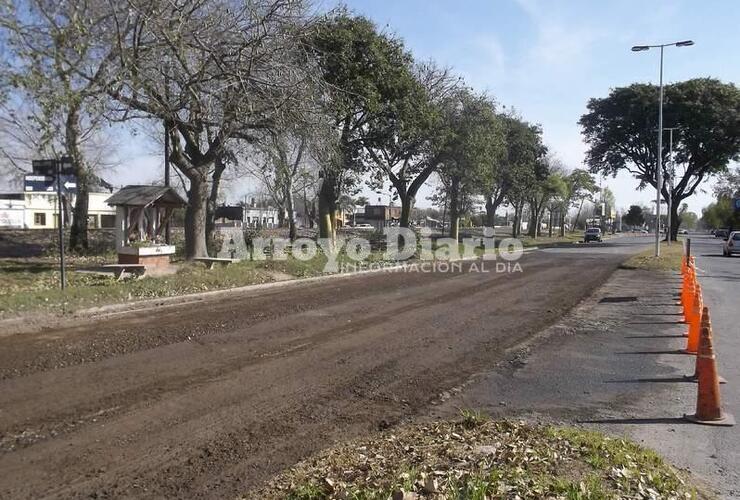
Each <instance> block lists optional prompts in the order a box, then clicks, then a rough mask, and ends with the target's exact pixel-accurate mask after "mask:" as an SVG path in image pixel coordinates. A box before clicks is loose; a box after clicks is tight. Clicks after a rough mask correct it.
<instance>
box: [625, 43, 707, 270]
mask: <svg viewBox="0 0 740 500" xmlns="http://www.w3.org/2000/svg"><path fill="white" fill-rule="evenodd" d="M690 45H694V42H693V41H692V40H684V41H681V42H673V43H663V44H660V45H635V46H633V47H632V52H642V51H645V50H649V49H653V48H660V96H659V98H658V99H659V103H658V161H657V168H656V172H655V191H656V193H655V256H656V257H660V200H661V198H662V193H661V190H662V188H663V49H665V48H666V47H670V46H676V47H688V46H690ZM669 239H670V235H669Z"/></svg>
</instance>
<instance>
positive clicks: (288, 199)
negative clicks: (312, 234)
mask: <svg viewBox="0 0 740 500" xmlns="http://www.w3.org/2000/svg"><path fill="white" fill-rule="evenodd" d="M285 204H286V206H287V212H288V213H287V215H288V238H290V241H295V239H296V237H297V233H298V231H297V229H296V225H295V210H294V207H293V186H292V185H291V184H289V185H288V188H287V189H286V191H285Z"/></svg>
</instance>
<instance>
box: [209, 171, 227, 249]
mask: <svg viewBox="0 0 740 500" xmlns="http://www.w3.org/2000/svg"><path fill="white" fill-rule="evenodd" d="M224 170H226V164H225V163H224V162H223V160H222V159H221V158H217V159H216V163H215V164H214V170H213V176H212V177H211V192H210V194H209V195H208V205H207V209H206V242H207V243H208V250H209V251H210V252H216V251H217V249H216V247H215V245H216V240H215V231H216V205H217V204H218V192H219V189H220V188H221V176H222V175H223V173H224Z"/></svg>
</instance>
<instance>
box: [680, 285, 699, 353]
mask: <svg viewBox="0 0 740 500" xmlns="http://www.w3.org/2000/svg"><path fill="white" fill-rule="evenodd" d="M702 306H703V304H702V301H701V285H697V287H696V289H695V290H694V298H693V299H692V301H691V315H690V316H689V331H688V337H687V339H686V348H685V349H684V350H683V352H685V353H686V354H696V352H697V351H698V350H699V334H700V328H701V311H702Z"/></svg>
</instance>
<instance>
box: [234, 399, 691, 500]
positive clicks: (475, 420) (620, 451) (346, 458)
mask: <svg viewBox="0 0 740 500" xmlns="http://www.w3.org/2000/svg"><path fill="white" fill-rule="evenodd" d="M320 484H324V485H328V486H329V487H328V488H324V489H317V486H316V485H320ZM307 492H308V493H307ZM406 494H408V495H409V497H410V498H435V499H481V500H483V499H487V498H521V499H539V498H564V499H573V500H605V499H620V498H697V496H698V493H697V491H696V489H695V488H693V487H692V486H691V485H689V484H687V483H686V481H685V480H684V479H683V478H682V477H681V476H680V475H679V473H678V472H676V471H675V470H674V469H672V468H671V467H670V466H669V465H667V464H665V463H664V462H663V460H662V459H661V458H660V457H659V456H658V455H657V454H656V453H654V452H652V451H650V450H646V449H643V448H641V447H640V446H638V445H636V444H634V443H631V442H629V441H626V440H624V439H613V438H609V437H606V436H604V435H602V434H599V433H596V432H589V431H583V430H581V429H573V428H556V427H539V426H528V425H525V424H522V423H513V422H508V421H491V420H487V419H485V418H484V417H483V416H482V415H481V414H480V413H478V412H476V411H473V410H461V420H460V421H456V422H436V423H433V424H420V425H416V426H409V427H405V428H404V427H402V428H396V429H394V430H393V431H388V432H387V433H385V434H383V435H381V436H380V437H376V438H370V439H364V440H361V441H356V442H351V443H348V444H346V445H342V446H339V447H336V448H333V449H330V450H327V451H325V452H322V453H321V454H320V455H318V456H317V457H314V458H313V459H310V460H309V461H307V462H303V463H300V464H298V465H296V466H294V467H292V468H291V470H290V471H288V472H286V473H284V474H281V475H279V476H278V477H276V478H275V479H273V480H272V481H270V482H269V483H268V484H267V485H266V486H265V487H263V488H262V489H260V490H258V491H255V492H252V493H250V494H248V495H247V498H261V499H262V498H286V497H287V498H327V499H340V498H341V499H349V498H351V499H375V498H377V499H383V500H386V499H388V498H389V497H393V498H396V497H402V496H404V495H406ZM296 495H303V496H296ZM310 495H314V496H310ZM321 495H323V496H321ZM701 498H705V497H701Z"/></svg>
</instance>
